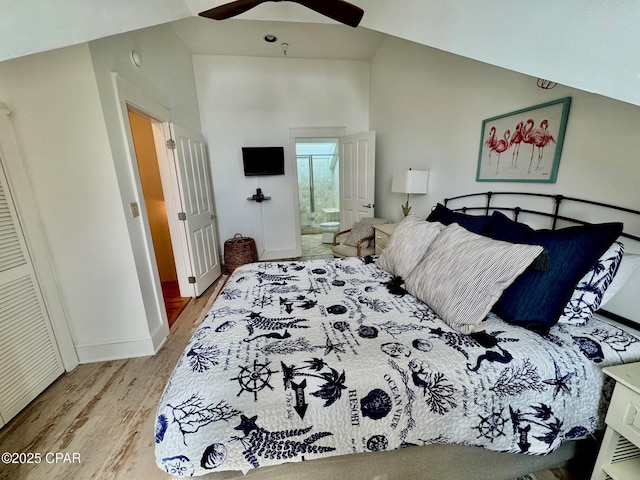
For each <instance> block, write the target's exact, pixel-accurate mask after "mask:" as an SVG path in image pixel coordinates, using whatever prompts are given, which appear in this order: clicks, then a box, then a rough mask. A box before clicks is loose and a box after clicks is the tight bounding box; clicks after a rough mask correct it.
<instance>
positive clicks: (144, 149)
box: [127, 107, 191, 327]
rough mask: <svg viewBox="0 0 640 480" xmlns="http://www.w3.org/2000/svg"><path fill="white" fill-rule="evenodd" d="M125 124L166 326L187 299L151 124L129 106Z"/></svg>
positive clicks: (172, 320) (145, 117)
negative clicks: (128, 127) (182, 293)
mask: <svg viewBox="0 0 640 480" xmlns="http://www.w3.org/2000/svg"><path fill="white" fill-rule="evenodd" d="M127 110H128V116H129V123H130V125H131V135H132V137H133V144H134V148H135V153H136V159H137V164H138V171H139V172H140V183H141V185H142V192H143V195H144V203H145V205H146V213H147V218H148V219H149V228H150V231H151V238H152V242H153V250H154V253H155V259H156V263H157V266H158V273H159V276H160V283H161V286H162V297H163V300H164V306H165V310H166V313H167V319H168V322H169V327H171V325H172V324H173V322H174V321H175V320H176V319H177V318H178V316H179V315H180V313H181V312H182V310H184V308H185V307H186V306H187V304H188V303H189V301H190V300H191V299H190V298H189V297H181V296H180V289H179V286H178V274H177V270H176V265H175V258H174V250H173V245H172V243H171V236H170V233H169V221H168V218H167V210H166V204H165V199H164V193H163V190H162V182H161V178H160V167H159V165H158V156H157V153H156V145H155V141H154V136H153V122H152V120H151V119H150V118H149V117H147V116H145V115H144V114H142V113H140V112H138V111H136V110H135V109H132V108H131V107H129V108H128V109H127Z"/></svg>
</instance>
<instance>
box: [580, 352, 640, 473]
mask: <svg viewBox="0 0 640 480" xmlns="http://www.w3.org/2000/svg"><path fill="white" fill-rule="evenodd" d="M602 371H603V372H604V373H605V374H606V375H609V376H610V377H611V378H613V379H614V380H615V381H616V386H615V389H614V390H613V396H612V397H611V403H610V404H609V409H608V410H607V417H606V423H607V430H606V431H605V434H604V438H603V439H602V446H601V447H600V453H599V454H598V459H597V460H596V465H595V468H594V470H593V475H592V476H591V480H608V479H613V480H635V479H637V478H640V363H628V364H626V365H616V366H614V367H606V368H603V369H602Z"/></svg>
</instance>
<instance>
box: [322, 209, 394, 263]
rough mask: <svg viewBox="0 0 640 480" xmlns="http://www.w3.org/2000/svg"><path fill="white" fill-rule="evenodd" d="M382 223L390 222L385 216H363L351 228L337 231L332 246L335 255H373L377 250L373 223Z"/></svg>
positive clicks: (339, 256)
mask: <svg viewBox="0 0 640 480" xmlns="http://www.w3.org/2000/svg"><path fill="white" fill-rule="evenodd" d="M382 223H389V221H388V220H386V219H384V218H373V217H367V218H362V219H361V220H360V221H358V222H355V223H354V224H353V225H352V227H351V228H350V229H348V230H343V231H341V232H338V233H335V234H334V235H333V247H331V250H332V252H333V256H334V257H335V258H344V257H364V256H367V255H373V253H374V251H375V247H374V240H373V239H374V234H373V225H378V224H382Z"/></svg>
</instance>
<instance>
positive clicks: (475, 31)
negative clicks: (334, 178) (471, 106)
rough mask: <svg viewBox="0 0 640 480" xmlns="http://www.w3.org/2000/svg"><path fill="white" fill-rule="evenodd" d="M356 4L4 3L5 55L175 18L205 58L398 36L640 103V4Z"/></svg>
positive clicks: (571, 0) (332, 53) (1, 43)
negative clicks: (322, 9) (345, 12)
mask: <svg viewBox="0 0 640 480" xmlns="http://www.w3.org/2000/svg"><path fill="white" fill-rule="evenodd" d="M351 1H352V3H355V4H357V5H359V6H360V7H362V8H363V9H364V10H365V15H364V18H363V20H362V22H361V26H360V27H358V28H357V29H355V30H353V29H350V27H345V26H343V25H338V24H336V23H335V22H333V21H331V20H329V19H327V18H325V17H322V16H321V15H319V14H317V13H315V12H312V11H310V10H307V9H305V8H304V7H302V6H300V5H298V4H295V3H291V2H277V3H271V2H269V3H267V4H263V5H260V6H258V7H256V8H255V9H253V10H250V11H249V12H247V13H245V14H242V15H241V16H239V17H238V19H240V20H245V21H224V22H216V21H207V20H204V19H200V18H195V17H196V16H197V14H198V12H200V11H203V10H207V9H209V8H212V7H214V6H216V5H220V4H222V3H226V0H224V1H220V0H135V1H132V0H110V1H108V2H105V1H104V0H50V1H43V0H20V1H15V0H0V11H2V15H1V16H0V61H2V60H9V59H12V58H17V57H22V56H25V55H30V54H33V53H37V52H42V51H46V50H51V49H55V48H61V47H65V46H69V45H74V44H78V43H83V42H87V41H91V40H95V39H98V38H102V37H106V36H110V35H115V34H118V33H123V32H127V31H132V30H137V29H141V28H146V27H150V26H154V25H159V24H163V23H170V22H176V23H173V26H174V28H175V30H176V32H177V33H178V35H179V36H180V37H181V38H182V39H183V41H184V42H185V44H186V45H187V46H188V48H190V49H191V50H192V51H193V52H194V53H203V54H232V55H246V54H250V55H280V54H281V53H282V52H281V50H280V48H281V46H280V44H281V43H282V42H280V41H279V42H278V43H277V44H276V47H277V48H276V49H273V48H269V46H267V45H263V43H264V42H262V40H261V38H262V36H263V35H264V34H267V33H274V32H275V33H274V34H275V35H276V36H278V37H279V38H280V39H281V40H282V41H284V42H286V43H289V50H288V54H289V55H291V56H304V57H307V58H327V57H331V58H368V57H367V56H369V58H370V55H372V52H375V50H376V49H377V47H378V45H379V42H381V41H382V39H383V38H384V35H380V34H389V35H394V36H397V37H400V38H405V39H408V40H411V41H414V42H417V43H421V44H424V45H428V46H431V47H434V48H438V49H441V50H444V51H448V52H451V53H454V54H457V55H462V56H465V57H469V58H473V59H475V60H479V61H482V62H485V63H489V64H492V65H496V66H499V67H502V68H507V69H510V70H514V71H517V72H520V73H524V74H527V75H531V76H534V77H542V78H548V79H551V80H554V81H557V82H559V83H562V84H565V85H568V86H571V87H574V88H578V89H582V90H586V91H589V92H594V93H598V94H601V95H605V96H608V97H611V98H615V99H618V100H622V101H625V102H628V103H632V104H635V105H640V64H639V63H638V61H637V52H638V51H639V50H640V29H639V28H638V27H637V25H640V2H637V1H632V0H629V1H623V2H585V1H584V0H563V1H562V2H558V1H557V0H538V1H536V2H530V1H525V0H492V1H491V2H478V1H477V0H449V1H442V0H403V1H402V2H400V1H398V2H395V1H394V2H391V1H388V0H351ZM246 20H253V21H255V20H260V22H257V23H256V22H247V21H246ZM264 22H274V23H264ZM266 27H270V28H268V29H267V28H266ZM276 29H277V31H276ZM285 37H286V39H285ZM254 38H255V39H256V40H254ZM327 38H329V39H330V40H329V41H327ZM272 46H273V45H272ZM265 47H266V48H265ZM274 50H275V51H274Z"/></svg>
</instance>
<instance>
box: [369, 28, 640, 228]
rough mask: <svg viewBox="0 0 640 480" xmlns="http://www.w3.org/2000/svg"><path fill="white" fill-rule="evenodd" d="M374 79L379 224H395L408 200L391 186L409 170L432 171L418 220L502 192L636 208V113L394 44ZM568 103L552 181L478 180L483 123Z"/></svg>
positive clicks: (417, 203) (417, 206) (417, 207)
mask: <svg viewBox="0 0 640 480" xmlns="http://www.w3.org/2000/svg"><path fill="white" fill-rule="evenodd" d="M371 72H372V73H371V106H370V109H371V128H372V129H375V130H376V131H377V133H378V144H377V164H376V165H377V167H376V195H377V198H376V205H379V206H381V209H382V211H381V212H380V213H381V214H382V216H385V217H388V218H392V219H399V218H400V217H401V215H402V213H401V209H400V204H401V203H403V202H404V200H405V197H404V196H403V195H400V194H395V193H391V178H392V175H393V170H395V169H403V168H409V167H413V168H414V169H418V168H421V169H428V170H430V171H431V174H430V178H429V193H428V195H426V196H412V197H411V204H412V205H413V212H415V213H417V214H419V215H426V214H427V213H428V211H429V209H430V207H431V206H432V205H434V204H435V203H436V202H437V201H440V200H442V199H443V198H444V197H447V196H454V195H457V194H464V193H470V192H474V191H486V190H494V191H497V190H503V191H504V190H506V189H507V188H508V189H515V190H526V191H535V192H543V193H561V194H564V195H573V196H577V197H587V198H591V199H596V200H601V201H604V202H609V203H614V204H618V205H622V206H627V207H630V208H636V209H637V208H638V205H639V203H640V194H639V193H638V178H640V162H638V152H639V151H640V135H639V134H638V127H639V126H640V108H638V107H636V106H632V105H629V104H626V103H623V102H618V101H616V100H612V99H609V98H606V97H601V96H598V95H594V94H590V93H587V92H583V91H581V90H575V89H571V88H568V87H563V86H562V85H558V86H557V87H555V88H554V89H551V90H542V89H540V88H538V87H536V81H535V78H532V77H529V76H526V75H521V74H517V73H514V72H511V71H509V70H504V69H501V68H497V67H492V66H490V65H487V64H484V63H480V62H476V61H473V60H469V59H466V58H463V57H459V56H456V55H452V54H448V53H445V52H442V51H440V50H435V49H431V48H428V47H425V46H422V45H418V44H415V43H411V42H408V41H404V40H399V39H395V38H390V39H388V40H387V42H385V44H384V45H383V47H382V48H381V49H380V50H379V51H378V53H377V54H376V56H375V57H374V59H373V60H372V67H371ZM567 96H570V97H572V103H571V110H570V113H569V119H568V124H567V130H566V135H565V142H564V148H563V153H562V158H561V161H560V169H559V173H558V179H557V183H555V184H546V183H536V184H525V183H492V182H482V183H478V182H476V181H475V176H476V166H477V159H478V149H479V145H480V135H481V126H482V121H483V120H484V119H486V118H489V117H493V116H496V115H500V114H503V113H508V112H511V111H515V110H518V109H521V108H525V107H528V106H533V105H537V104H540V103H544V102H547V101H550V100H555V99H559V98H563V97H567ZM638 230H640V226H639V227H638Z"/></svg>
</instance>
